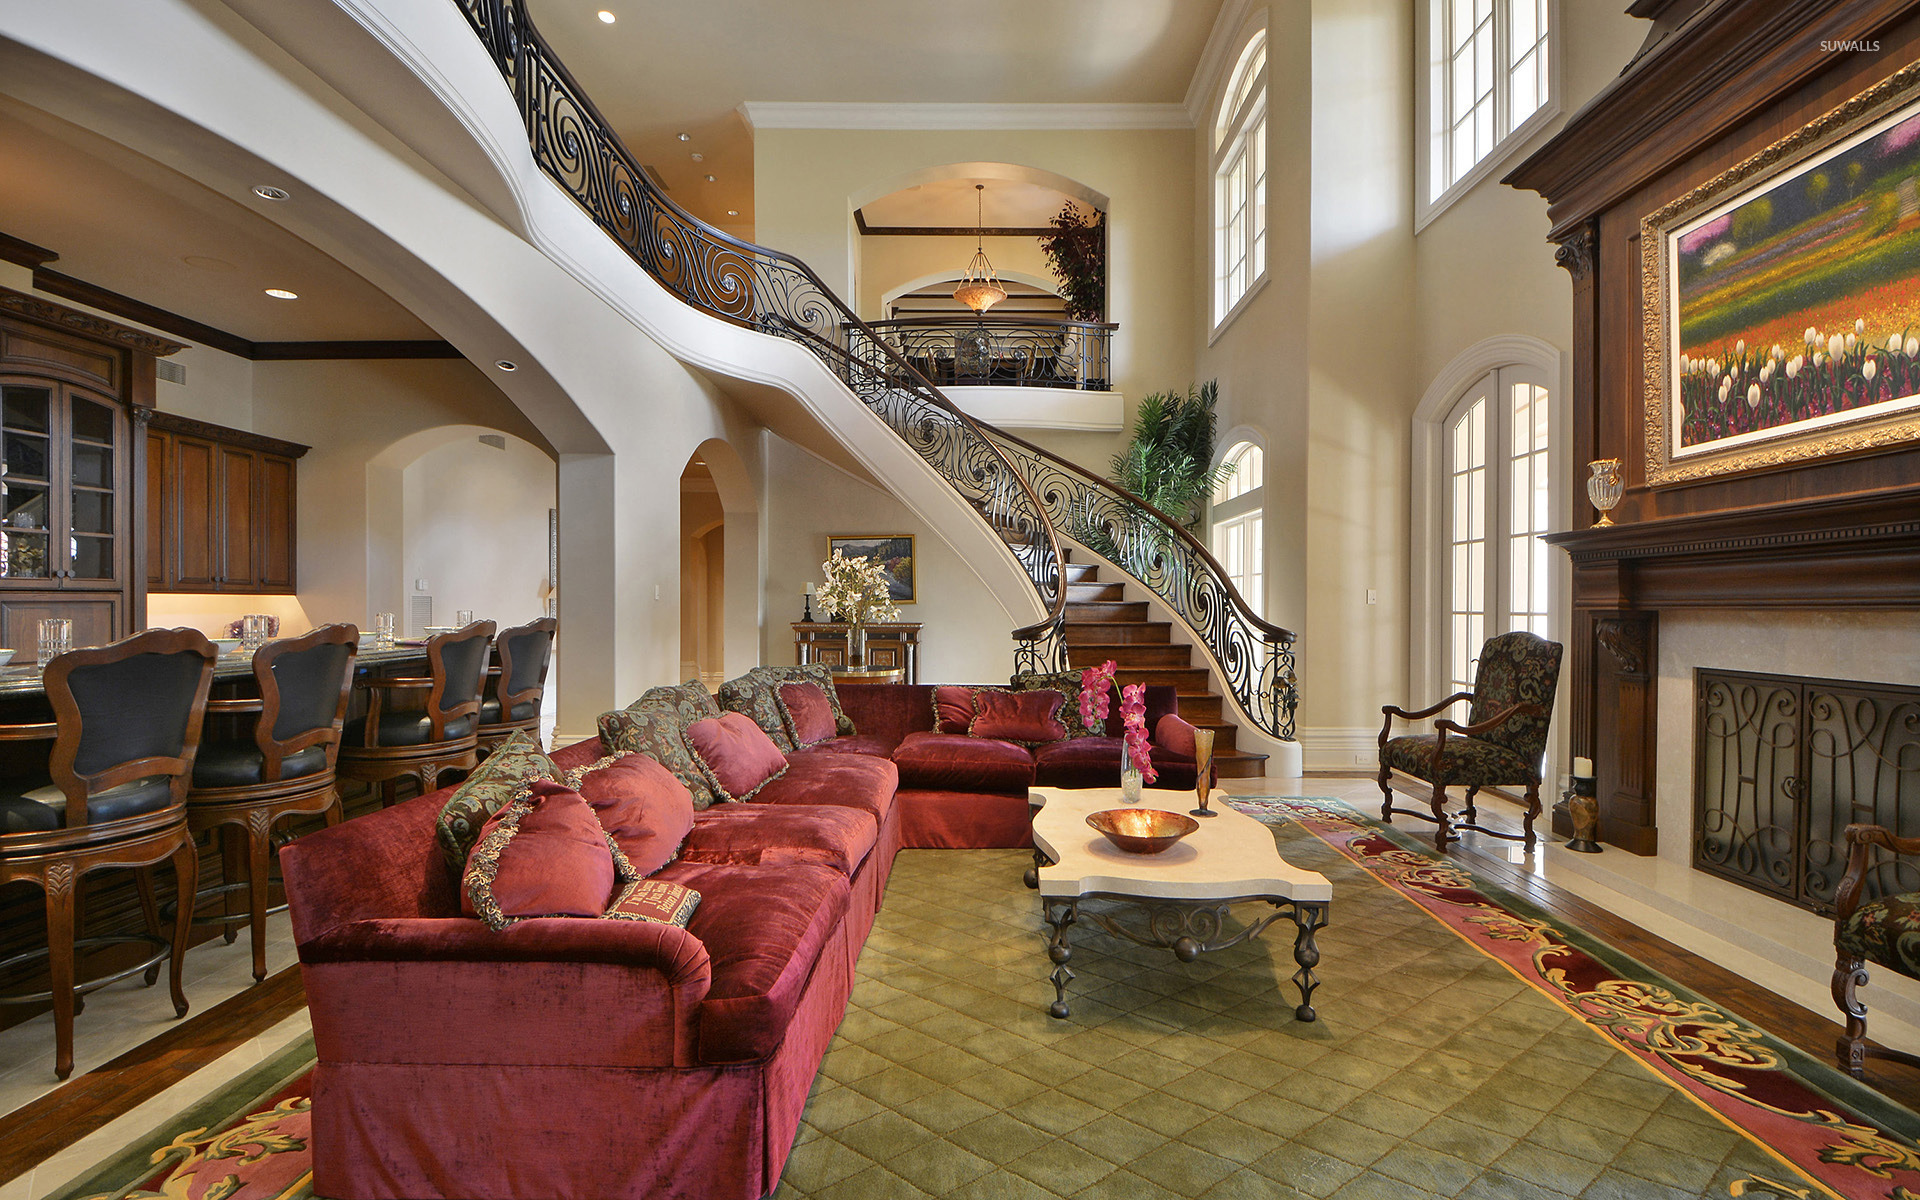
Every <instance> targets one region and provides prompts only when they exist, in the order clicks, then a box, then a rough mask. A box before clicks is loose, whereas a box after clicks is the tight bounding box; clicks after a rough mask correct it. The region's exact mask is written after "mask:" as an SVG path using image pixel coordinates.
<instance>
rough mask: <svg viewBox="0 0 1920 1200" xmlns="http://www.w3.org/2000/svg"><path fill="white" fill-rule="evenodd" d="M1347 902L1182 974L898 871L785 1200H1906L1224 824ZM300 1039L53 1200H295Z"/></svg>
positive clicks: (1517, 946) (1510, 967)
mask: <svg viewBox="0 0 1920 1200" xmlns="http://www.w3.org/2000/svg"><path fill="white" fill-rule="evenodd" d="M1232 802H1233V803H1235V804H1236V805H1238V806H1239V807H1240V808H1241V809H1242V810H1243V811H1246V812H1248V813H1249V814H1250V815H1253V816H1255V817H1257V818H1259V819H1261V820H1262V821H1264V822H1266V823H1267V824H1268V825H1269V827H1271V828H1272V829H1273V832H1274V836H1275V838H1276V841H1277V843H1278V845H1279V847H1280V850H1281V853H1282V855H1283V856H1284V857H1286V858H1287V859H1288V860H1289V861H1290V862H1294V863H1296V864H1298V865H1300V866H1303V867H1307V868H1309V869H1311V870H1316V871H1320V872H1322V873H1324V874H1325V875H1327V876H1328V878H1329V879H1331V880H1332V881H1333V883H1334V905H1333V909H1332V924H1331V925H1330V926H1329V927H1328V928H1327V929H1326V930H1324V931H1322V934H1321V936H1320V939H1319V943H1320V947H1321V950H1322V952H1323V955H1324V957H1323V959H1322V962H1321V965H1320V976H1321V979H1322V985H1321V988H1320V991H1319V992H1318V993H1317V995H1316V996H1315V1002H1316V1004H1317V1006H1318V1007H1319V1009H1320V1014H1321V1016H1320V1020H1318V1021H1316V1022H1313V1023H1311V1024H1302V1023H1299V1022H1296V1021H1294V1020H1293V1019H1292V1008H1293V1005H1294V1003H1295V1000H1296V998H1295V996H1294V995H1293V991H1292V988H1291V985H1290V984H1288V982H1287V979H1288V976H1289V975H1290V974H1291V973H1292V970H1293V965H1294V964H1293V962H1292V955H1291V945H1290V942H1291V939H1290V938H1288V937H1285V936H1280V937H1274V936H1272V935H1269V937H1267V938H1261V939H1256V940H1250V941H1247V942H1243V943H1241V944H1239V945H1237V946H1234V947H1232V948H1230V949H1227V950H1223V951H1221V952H1218V953H1215V954H1207V955H1203V956H1202V957H1201V959H1200V960H1199V961H1197V962H1194V963H1190V964H1181V963H1177V962H1176V961H1174V959H1173V957H1172V955H1170V954H1168V953H1166V952H1165V951H1153V950H1147V949H1144V948H1141V947H1137V946H1133V945H1131V944H1128V943H1125V942H1122V941H1120V940H1118V939H1114V938H1111V937H1108V936H1106V935H1104V934H1098V933H1094V932H1091V931H1089V932H1087V933H1085V934H1080V935H1076V938H1075V943H1074V945H1075V954H1074V959H1073V965H1074V967H1075V969H1076V970H1077V971H1078V972H1079V978H1078V979H1077V980H1076V981H1075V983H1074V985H1073V1017H1072V1019H1070V1020H1066V1021H1056V1020H1053V1019H1051V1018H1049V1017H1048V1016H1046V1013H1045V1009H1046V1005H1047V1003H1048V1002H1049V1001H1050V1000H1051V999H1052V998H1053V989H1052V986H1051V985H1050V984H1049V983H1048V982H1047V980H1046V972H1047V970H1048V969H1049V964H1048V963H1047V961H1046V957H1045V953H1044V949H1043V947H1044V933H1045V927H1044V926H1043V925H1042V923H1041V921H1040V918H1039V913H1038V907H1039V906H1038V903H1037V901H1036V900H1035V898H1034V894H1033V893H1032V892H1030V891H1027V890H1026V889H1024V888H1022V887H1021V886H1020V884H1019V877H1020V874H1021V872H1022V870H1023V869H1024V868H1025V866H1026V865H1027V862H1028V860H1029V855H1028V853H1027V852H1025V851H1009V850H1000V851H979V850H966V851H912V852H908V853H905V854H902V855H901V856H900V858H899V860H898V862H897V864H896V866H895V875H894V879H893V881H892V884H891V886H890V887H889V890H888V896H887V900H886V904H885V906H884V907H883V909H882V911H881V914H880V919H879V922H878V924H876V926H875V927H874V930H873V932H872V934H871V935H870V936H869V938H868V941H867V945H866V947H865V948H864V949H863V951H862V954H861V958H860V962H859V966H858V974H859V977H858V979H857V980H856V983H855V987H854V991H853V997H852V999H851V1001H850V1003H849V1006H848V1011H847V1016H846V1018H845V1020H844V1021H843V1022H842V1024H841V1027H840V1030H839V1032H838V1034H837V1035H836V1036H835V1038H834V1041H833V1044H832V1046H831V1047H830V1049H829V1051H828V1054H827V1057H826V1061H825V1062H824V1063H823V1065H822V1068H821V1072H820V1075H819V1077H818V1078H817V1079H816V1081H815V1083H814V1087H813V1093H812V1096H811V1098H810V1099H809V1101H808V1104H807V1109H806V1112H805V1115H804V1117H803V1119H802V1121H801V1125H800V1129H799V1132H798V1134H797V1136H796V1138H795V1143H794V1149H793V1153H792V1156H791V1158H790V1159H789V1160H788V1163H787V1167H786V1171H785V1173H784V1175H783V1177H782V1180H781V1185H780V1187H779V1189H778V1191H776V1192H775V1194H774V1200H921V1198H923V1197H951V1198H953V1200H1062V1198H1071V1200H1176V1198H1185V1197H1200V1198H1202V1200H1309V1198H1311V1200H1323V1198H1325V1200H1436V1198H1450V1200H1563V1198H1574V1197H1577V1198H1579V1200H1689V1198H1705V1197H1714V1198H1719V1197H1749V1198H1753V1200H1813V1198H1814V1197H1829V1196H1837V1197H1842V1198H1844V1200H1856V1198H1857V1200H1920V1152H1917V1151H1916V1147H1915V1144H1914V1141H1913V1140H1912V1139H1913V1137H1914V1135H1915V1133H1916V1132H1920V1119H1916V1118H1915V1116H1914V1115H1913V1114H1912V1113H1910V1112H1908V1111H1907V1110H1906V1109H1904V1108H1900V1107H1899V1106H1897V1105H1894V1104H1891V1103H1890V1102H1888V1101H1886V1100H1884V1099H1883V1098H1881V1097H1879V1096H1878V1094H1877V1093H1874V1092H1872V1091H1871V1090H1870V1089H1867V1088H1865V1087H1863V1086H1861V1085H1859V1084H1857V1083H1855V1082H1854V1081H1852V1080H1850V1079H1848V1078H1847V1077H1845V1076H1843V1075H1841V1074H1840V1073H1839V1072H1837V1071H1833V1070H1831V1069H1829V1068H1827V1067H1825V1066H1824V1065H1823V1064H1821V1063H1819V1062H1817V1061H1814V1060H1812V1059H1810V1058H1809V1057H1808V1056H1806V1055H1804V1054H1801V1053H1800V1052H1798V1051H1796V1050H1794V1049H1793V1048H1792V1047H1789V1046H1786V1045H1784V1044H1782V1043H1780V1042H1778V1041H1777V1040H1776V1039H1773V1038H1771V1037H1769V1036H1768V1035H1767V1034H1765V1033H1764V1032H1762V1031H1761V1030H1759V1029H1758V1028H1756V1027H1755V1026H1754V1025H1753V1024H1752V1023H1751V1022H1748V1021H1745V1020H1743V1019H1741V1018H1740V1017H1738V1016H1737V1015H1735V1014H1731V1013H1728V1012H1726V1011H1724V1010H1722V1009H1720V1008H1718V1007H1716V1006H1714V1005H1712V1004H1710V1003H1708V1002H1706V1001H1704V1000H1703V999H1702V998H1701V997H1699V996H1697V995H1694V994H1692V993H1690V992H1688V991H1686V990H1685V989H1682V988H1680V987H1678V986H1676V985H1674V984H1673V983H1671V982H1670V981H1668V980H1666V979H1664V978H1663V977H1661V976H1659V975H1658V974H1656V973H1655V972H1653V971H1651V970H1650V969H1648V968H1646V967H1645V966H1643V965H1642V964H1640V963H1638V962H1636V961H1634V960H1633V959H1631V958H1629V957H1628V956H1626V955H1623V954H1621V953H1619V952H1618V951H1616V950H1613V949H1612V948H1611V947H1608V946H1605V945H1603V944H1601V943H1599V942H1598V941H1596V940H1594V939H1592V938H1590V937H1588V936H1587V935H1585V934H1582V933H1581V932H1579V931H1578V930H1574V929H1571V928H1568V927H1566V926H1564V925H1562V924H1560V923H1558V922H1556V921H1555V920H1554V919H1553V918H1551V917H1550V916H1548V915H1546V914H1544V913H1543V912H1541V911H1540V910H1538V909H1536V908H1534V907H1533V906H1531V905H1529V904H1528V903H1526V902H1525V901H1524V900H1522V899H1520V898H1518V897H1514V896H1511V895H1509V894H1507V893H1505V892H1503V891H1501V890H1500V889H1498V888H1497V887H1495V886H1493V885H1491V884H1489V883H1488V882H1486V881H1484V880H1480V879H1477V878H1476V877H1474V876H1473V875H1471V874H1470V873H1469V872H1468V871H1466V870H1465V869H1463V868H1462V867H1461V866H1459V865H1458V864H1456V863H1454V862H1451V861H1449V860H1446V859H1443V858H1437V857H1435V856H1434V855H1433V854H1432V853H1431V852H1429V851H1426V850H1422V849H1421V848H1420V847H1419V845H1418V844H1417V843H1415V842H1414V841H1413V840H1412V839H1411V838H1410V837H1408V836H1407V835H1404V834H1402V833H1400V832H1398V831H1396V830H1394V829H1392V828H1391V827H1387V826H1382V825H1379V824H1377V823H1375V822H1373V821H1371V820H1369V819H1368V818H1366V817H1364V816H1362V815H1361V814H1360V813H1359V812H1358V811H1357V810H1355V809H1353V808H1350V807H1348V806H1347V805H1346V804H1344V803H1342V802H1341V801H1338V800H1330V799H1316V798H1295V797H1250V798H1245V797H1243V798H1234V799H1233V800H1232ZM312 1062H313V1049H312V1042H311V1040H310V1039H302V1040H301V1041H299V1042H296V1043H294V1044H293V1045H291V1046H289V1047H288V1048H287V1049H286V1050H284V1051H282V1052H281V1053H280V1054H278V1055H276V1056H275V1057H274V1058H273V1059H271V1060H269V1061H267V1062H265V1063H263V1064H262V1065H261V1066H259V1067H258V1068H256V1069H254V1070H253V1071H252V1072H251V1073H250V1074H248V1075H247V1076H245V1077H243V1078H241V1079H239V1080H237V1081H236V1082H234V1083H233V1084H231V1085H229V1086H228V1087H227V1088H225V1089H223V1090H222V1091H221V1092H219V1093H217V1094H215V1095H213V1096H211V1097H209V1098H208V1099H206V1100H204V1101H202V1102H201V1103H199V1104H198V1105H196V1106H195V1107H194V1108H193V1109H191V1110H189V1111H187V1112H184V1113H182V1114H179V1115H178V1116H177V1117H175V1118H173V1119H171V1120H169V1121H168V1122H166V1123H165V1125H164V1126H163V1127H162V1128H161V1129H160V1130H159V1131H158V1132H156V1133H155V1134H154V1135H152V1136H151V1137H149V1138H147V1139H143V1140H141V1141H139V1142H137V1143H135V1144H134V1145H131V1146H129V1147H128V1148H127V1149H126V1150H124V1151H123V1152H122V1153H120V1154H119V1155H118V1156H117V1157H115V1158H114V1159H112V1160H110V1161H108V1162H106V1163H103V1164H101V1165H100V1166H99V1167H98V1168H96V1169H94V1170H93V1171H91V1172H89V1174H88V1175H87V1176H86V1177H84V1178H83V1179H81V1180H80V1181H78V1182H76V1183H75V1184H73V1185H71V1186H69V1187H66V1188H63V1189H60V1190H59V1191H58V1192H56V1193H55V1194H54V1196H53V1197H52V1198H51V1200H306V1198H308V1197H310V1196H311V1195H312V1192H311V1177H310V1172H309V1161H310V1159H309V1154H308V1148H307V1138H308V1136H309V1124H308V1117H307V1106H308V1100H307V1095H308V1092H307V1086H308V1072H309V1071H310V1070H311V1066H312Z"/></svg>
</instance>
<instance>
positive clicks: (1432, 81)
mask: <svg viewBox="0 0 1920 1200" xmlns="http://www.w3.org/2000/svg"><path fill="white" fill-rule="evenodd" d="M1451 2H1452V0H1427V3H1425V4H1420V5H1416V13H1417V18H1416V19H1417V22H1418V26H1419V27H1418V28H1417V29H1416V31H1415V39H1416V44H1417V45H1424V46H1426V48H1427V52H1426V55H1425V57H1424V58H1422V59H1421V60H1420V61H1419V67H1418V68H1417V69H1418V71H1419V74H1420V77H1419V78H1417V79H1416V80H1415V81H1414V107H1415V114H1414V133H1415V136H1414V139H1413V144H1414V188H1413V196H1414V216H1413V231H1414V232H1415V233H1416V234H1417V233H1419V232H1420V231H1421V230H1423V229H1425V228H1426V227H1427V226H1428V225H1429V224H1430V223H1431V222H1433V221H1434V220H1435V219H1436V218H1438V217H1439V216H1440V214H1441V213H1443V212H1445V211H1446V210H1447V209H1448V208H1451V207H1452V206H1453V205H1454V204H1455V203H1456V202H1458V201H1459V200H1460V198H1461V197H1463V196H1465V195H1466V194H1467V193H1468V192H1471V191H1472V190H1473V189H1474V188H1475V187H1476V186H1478V185H1479V184H1480V183H1481V182H1482V181H1483V180H1485V179H1486V178H1487V177H1488V176H1490V175H1492V174H1493V173H1494V172H1496V171H1498V170H1499V169H1500V168H1501V167H1502V166H1503V165H1504V164H1505V163H1506V162H1507V161H1508V160H1510V159H1512V158H1513V157H1514V156H1515V155H1516V154H1517V153H1518V152H1519V151H1520V149H1521V148H1522V147H1523V146H1525V145H1526V144H1527V143H1528V142H1530V141H1531V140H1532V139H1533V138H1534V137H1535V135H1537V134H1539V133H1540V132H1541V131H1542V130H1543V129H1544V128H1545V127H1546V126H1547V125H1548V124H1550V123H1551V122H1552V121H1553V120H1554V119H1555V118H1557V117H1558V116H1559V115H1560V112H1561V96H1562V93H1563V90H1564V89H1563V84H1562V74H1561V62H1562V58H1563V53H1562V45H1563V43H1564V42H1565V41H1566V25H1565V22H1564V20H1563V19H1562V16H1561V2H1560V0H1546V7H1547V39H1546V41H1547V46H1546V51H1547V63H1546V67H1547V95H1546V97H1545V99H1544V100H1543V102H1542V103H1541V105H1540V107H1539V108H1537V109H1535V110H1534V112H1533V114H1532V115H1530V116H1529V117H1527V119H1526V120H1524V121H1522V122H1520V124H1519V125H1517V126H1513V127H1512V128H1509V129H1507V132H1506V133H1504V134H1502V133H1501V132H1500V130H1501V129H1502V128H1506V126H1507V123H1508V120H1509V119H1510V118H1509V115H1508V114H1509V111H1510V108H1511V104H1512V98H1511V94H1510V89H1511V86H1512V75H1511V72H1512V70H1513V66H1514V64H1513V62H1511V61H1510V59H1511V57H1512V49H1511V47H1510V46H1509V45H1508V41H1509V34H1508V30H1509V28H1510V26H1511V18H1510V13H1511V11H1512V6H1513V3H1514V0H1492V23H1493V30H1492V32H1493V36H1494V53H1493V57H1494V63H1495V64H1496V65H1495V67H1494V72H1493V73H1494V88H1493V96H1494V121H1493V125H1494V141H1493V146H1492V147H1491V148H1490V149H1489V150H1488V151H1487V152H1486V153H1485V154H1484V155H1482V156H1481V157H1480V159H1479V160H1478V161H1477V162H1475V163H1474V165H1473V166H1472V167H1470V168H1468V170H1467V171H1466V172H1465V173H1463V174H1462V175H1461V176H1460V178H1458V179H1456V180H1454V181H1453V182H1452V183H1450V184H1448V185H1447V187H1446V188H1444V189H1443V190H1442V191H1441V192H1440V193H1439V194H1438V195H1433V194H1431V190H1430V189H1431V188H1432V183H1433V170H1434V167H1433V157H1434V142H1435V139H1436V136H1438V131H1436V129H1435V122H1436V116H1435V110H1436V102H1437V101H1441V93H1442V92H1443V90H1444V89H1446V88H1447V87H1448V86H1450V85H1451V83H1452V77H1451V75H1450V74H1448V72H1447V70H1446V67H1447V66H1448V62H1449V58H1450V54H1449V51H1450V47H1448V46H1447V44H1446V41H1447V37H1446V34H1447V21H1446V17H1445V15H1444V14H1445V9H1446V6H1447V5H1448V4H1450V3H1451Z"/></svg>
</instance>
